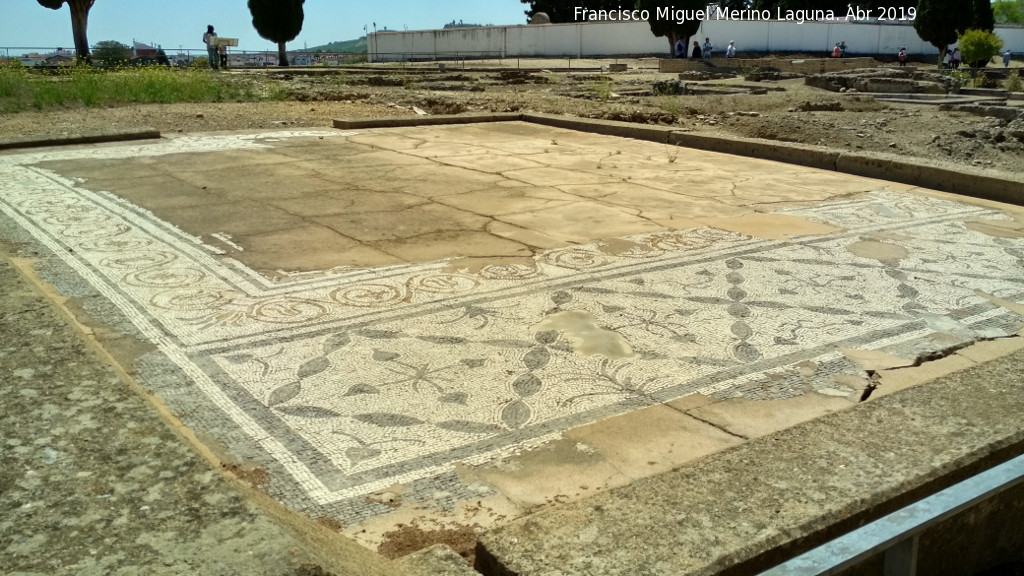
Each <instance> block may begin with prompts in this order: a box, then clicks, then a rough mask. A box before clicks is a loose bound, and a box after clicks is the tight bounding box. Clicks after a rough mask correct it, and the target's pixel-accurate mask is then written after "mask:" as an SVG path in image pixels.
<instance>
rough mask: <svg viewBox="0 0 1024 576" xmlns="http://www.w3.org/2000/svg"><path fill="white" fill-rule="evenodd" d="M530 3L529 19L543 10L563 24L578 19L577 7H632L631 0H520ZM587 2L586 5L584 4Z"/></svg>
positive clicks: (611, 8)
mask: <svg viewBox="0 0 1024 576" xmlns="http://www.w3.org/2000/svg"><path fill="white" fill-rule="evenodd" d="M519 1H520V2H522V3H523V4H527V5H529V7H530V9H529V10H526V11H525V14H526V17H527V19H530V18H533V15H534V14H536V13H537V12H543V13H545V14H547V15H548V18H550V19H551V23H552V24H562V23H565V22H575V21H576V7H577V6H579V7H581V8H582V7H585V8H586V9H587V10H617V9H618V8H619V7H620V6H622V8H623V9H628V8H631V6H630V4H632V2H630V1H629V0H626V2H619V1H616V0H588V1H587V2H585V3H581V2H580V1H579V0H519ZM584 4H585V6H584Z"/></svg>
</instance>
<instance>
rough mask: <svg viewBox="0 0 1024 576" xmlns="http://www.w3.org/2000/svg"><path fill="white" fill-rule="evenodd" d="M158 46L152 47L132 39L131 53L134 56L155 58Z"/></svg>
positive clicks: (158, 49)
mask: <svg viewBox="0 0 1024 576" xmlns="http://www.w3.org/2000/svg"><path fill="white" fill-rule="evenodd" d="M159 51H160V48H154V47H153V46H150V45H149V44H143V43H142V42H135V41H134V40H133V41H132V53H133V54H134V57H135V58H154V59H155V58H156V57H157V53H158V52H159Z"/></svg>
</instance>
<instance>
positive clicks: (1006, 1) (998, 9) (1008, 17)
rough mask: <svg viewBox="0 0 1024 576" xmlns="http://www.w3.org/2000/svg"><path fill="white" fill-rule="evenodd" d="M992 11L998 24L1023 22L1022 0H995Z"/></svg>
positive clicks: (1023, 5)
mask: <svg viewBox="0 0 1024 576" xmlns="http://www.w3.org/2000/svg"><path fill="white" fill-rule="evenodd" d="M992 13H993V15H994V16H995V21H996V22H998V23H1000V24H1024V0H996V1H995V2H993V3H992Z"/></svg>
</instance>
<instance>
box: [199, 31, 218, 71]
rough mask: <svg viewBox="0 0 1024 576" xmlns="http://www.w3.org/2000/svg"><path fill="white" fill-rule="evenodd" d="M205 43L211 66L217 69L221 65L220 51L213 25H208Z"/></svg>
mask: <svg viewBox="0 0 1024 576" xmlns="http://www.w3.org/2000/svg"><path fill="white" fill-rule="evenodd" d="M203 44H206V57H207V58H209V59H210V68H213V69H214V70H217V69H218V68H219V67H220V51H219V50H217V33H216V32H214V31H213V26H212V25H210V26H207V27H206V34H203Z"/></svg>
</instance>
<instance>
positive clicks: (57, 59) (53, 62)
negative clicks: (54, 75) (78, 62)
mask: <svg viewBox="0 0 1024 576" xmlns="http://www.w3.org/2000/svg"><path fill="white" fill-rule="evenodd" d="M73 60H74V58H72V57H71V56H68V55H66V54H54V55H53V56H48V57H47V58H46V61H45V64H46V65H47V66H60V65H61V64H67V63H68V62H71V61H73Z"/></svg>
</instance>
